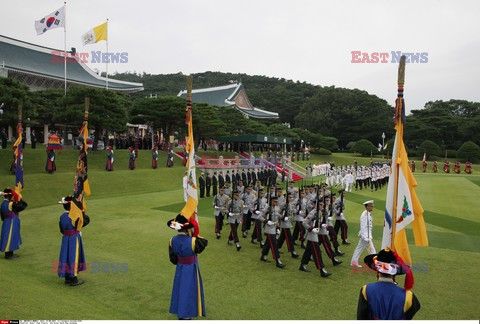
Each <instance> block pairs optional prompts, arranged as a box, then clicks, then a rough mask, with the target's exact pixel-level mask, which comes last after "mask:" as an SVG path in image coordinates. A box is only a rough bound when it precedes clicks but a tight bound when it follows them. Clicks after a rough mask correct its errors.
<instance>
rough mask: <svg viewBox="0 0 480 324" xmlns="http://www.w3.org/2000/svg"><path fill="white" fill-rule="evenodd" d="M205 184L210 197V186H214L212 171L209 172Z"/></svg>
mask: <svg viewBox="0 0 480 324" xmlns="http://www.w3.org/2000/svg"><path fill="white" fill-rule="evenodd" d="M205 185H206V193H207V197H210V188H211V187H212V177H211V176H210V172H207V178H206V179H205Z"/></svg>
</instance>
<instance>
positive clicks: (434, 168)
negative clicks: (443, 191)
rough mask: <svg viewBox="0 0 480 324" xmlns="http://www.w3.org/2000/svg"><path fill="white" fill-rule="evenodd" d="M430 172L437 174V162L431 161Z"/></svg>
mask: <svg viewBox="0 0 480 324" xmlns="http://www.w3.org/2000/svg"><path fill="white" fill-rule="evenodd" d="M432 171H433V173H437V161H433V167H432Z"/></svg>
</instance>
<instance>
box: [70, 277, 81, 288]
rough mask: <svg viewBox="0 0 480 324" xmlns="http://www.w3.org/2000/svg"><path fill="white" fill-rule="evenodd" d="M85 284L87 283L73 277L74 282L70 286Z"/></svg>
mask: <svg viewBox="0 0 480 324" xmlns="http://www.w3.org/2000/svg"><path fill="white" fill-rule="evenodd" d="M84 283H85V281H83V280H78V278H77V277H73V278H72V281H71V282H70V286H80V285H83V284H84Z"/></svg>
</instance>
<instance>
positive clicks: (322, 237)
mask: <svg viewBox="0 0 480 324" xmlns="http://www.w3.org/2000/svg"><path fill="white" fill-rule="evenodd" d="M327 194H328V193H325V195H327ZM320 199H321V198H320ZM329 206H330V198H328V197H325V205H324V206H323V209H322V216H321V225H320V227H319V230H320V231H319V233H318V239H319V241H320V243H321V244H322V245H323V248H324V249H325V252H326V253H327V256H328V258H329V259H331V260H332V263H333V265H334V266H336V265H339V264H341V263H342V261H340V260H337V259H336V258H335V257H336V256H337V255H336V253H335V250H333V249H332V244H331V243H330V238H329V233H328V224H327V222H328V217H329V213H330V212H329Z"/></svg>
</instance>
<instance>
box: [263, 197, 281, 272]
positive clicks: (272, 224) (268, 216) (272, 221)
mask: <svg viewBox="0 0 480 324" xmlns="http://www.w3.org/2000/svg"><path fill="white" fill-rule="evenodd" d="M270 201H271V206H269V207H267V208H265V210H264V212H263V213H261V214H260V219H261V220H262V222H263V223H264V233H265V235H266V236H267V239H266V241H265V244H264V245H263V248H262V256H261V257H260V261H263V262H270V261H269V260H268V259H267V255H268V250H269V249H270V250H271V251H272V257H273V258H274V259H275V262H276V265H277V267H278V268H285V264H283V263H282V261H281V260H280V253H279V252H278V248H277V237H276V233H277V225H278V221H279V219H280V217H281V209H280V208H279V207H278V199H277V197H275V196H272V197H271V198H270Z"/></svg>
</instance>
